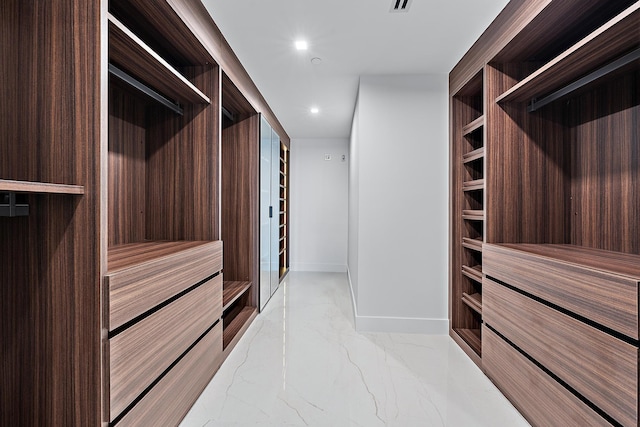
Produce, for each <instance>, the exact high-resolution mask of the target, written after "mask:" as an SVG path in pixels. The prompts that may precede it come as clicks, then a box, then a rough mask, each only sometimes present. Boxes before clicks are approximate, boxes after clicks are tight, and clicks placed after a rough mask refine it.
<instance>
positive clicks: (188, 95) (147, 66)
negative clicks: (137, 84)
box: [109, 14, 211, 104]
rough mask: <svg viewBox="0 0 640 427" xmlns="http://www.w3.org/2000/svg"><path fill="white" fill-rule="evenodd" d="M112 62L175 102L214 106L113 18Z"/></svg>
mask: <svg viewBox="0 0 640 427" xmlns="http://www.w3.org/2000/svg"><path fill="white" fill-rule="evenodd" d="M109 61H113V62H114V63H115V64H116V65H117V66H118V67H122V68H123V69H124V70H125V71H126V72H129V73H131V74H132V76H133V77H135V78H137V79H139V80H140V81H142V82H143V83H146V84H148V85H150V86H151V87H153V88H154V89H155V90H157V91H159V92H160V93H162V94H163V95H166V96H168V97H170V98H172V99H173V100H175V101H178V102H182V103H185V104H210V103H211V100H210V99H209V97H207V96H206V95H205V94H204V93H202V92H201V91H200V89H198V88H197V87H195V86H194V85H193V84H192V83H191V82H190V81H189V80H187V79H186V78H185V77H184V76H183V75H182V74H180V73H179V72H178V71H177V70H176V69H175V68H173V67H172V66H171V65H170V64H169V63H168V62H167V61H165V60H164V59H162V58H161V57H160V55H158V54H157V53H156V52H155V51H153V50H152V49H151V48H150V47H149V46H148V45H147V44H146V43H144V42H143V41H142V40H141V39H140V38H138V37H137V36H136V35H135V34H133V33H132V32H131V31H130V30H129V29H128V28H127V27H126V26H125V25H124V24H122V23H121V22H120V21H118V20H117V19H116V18H115V17H114V16H113V15H111V14H109ZM142 76H144V78H142Z"/></svg>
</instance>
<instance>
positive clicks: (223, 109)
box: [222, 106, 236, 122]
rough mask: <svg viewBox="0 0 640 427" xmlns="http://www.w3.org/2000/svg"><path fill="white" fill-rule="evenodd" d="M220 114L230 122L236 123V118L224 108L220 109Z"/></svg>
mask: <svg viewBox="0 0 640 427" xmlns="http://www.w3.org/2000/svg"><path fill="white" fill-rule="evenodd" d="M222 114H223V115H224V116H225V117H226V118H227V119H229V120H231V121H232V122H235V121H236V116H235V115H234V114H233V113H232V112H231V111H229V110H227V109H226V108H224V106H223V107H222Z"/></svg>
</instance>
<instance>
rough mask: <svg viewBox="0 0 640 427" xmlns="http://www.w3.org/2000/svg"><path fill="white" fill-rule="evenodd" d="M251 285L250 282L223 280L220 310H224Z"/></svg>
mask: <svg viewBox="0 0 640 427" xmlns="http://www.w3.org/2000/svg"><path fill="white" fill-rule="evenodd" d="M250 287H251V282H237V281H235V282H232V281H226V280H225V281H224V291H223V295H224V296H223V297H222V310H226V309H227V308H228V307H229V306H230V305H231V304H233V303H234V302H235V300H237V299H238V298H239V297H241V296H242V294H244V293H245V292H246V291H247V289H249V288H250Z"/></svg>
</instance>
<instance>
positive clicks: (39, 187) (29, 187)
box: [0, 179, 84, 194]
mask: <svg viewBox="0 0 640 427" xmlns="http://www.w3.org/2000/svg"><path fill="white" fill-rule="evenodd" d="M0 191H11V192H15V193H36V194H84V187H83V186H82V185H66V184H50V183H46V182H34V181H12V180H8V179H0Z"/></svg>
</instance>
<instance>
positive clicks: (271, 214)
mask: <svg viewBox="0 0 640 427" xmlns="http://www.w3.org/2000/svg"><path fill="white" fill-rule="evenodd" d="M269 218H273V206H269Z"/></svg>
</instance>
